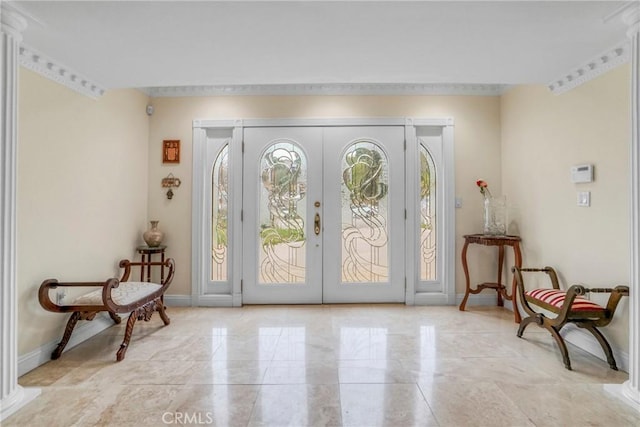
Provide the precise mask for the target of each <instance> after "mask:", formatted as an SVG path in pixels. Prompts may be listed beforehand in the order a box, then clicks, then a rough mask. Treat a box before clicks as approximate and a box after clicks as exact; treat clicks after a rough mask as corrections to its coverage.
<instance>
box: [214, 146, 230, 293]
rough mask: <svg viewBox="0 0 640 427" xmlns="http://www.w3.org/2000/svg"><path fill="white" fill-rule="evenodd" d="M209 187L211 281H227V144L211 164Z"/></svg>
mask: <svg viewBox="0 0 640 427" xmlns="http://www.w3.org/2000/svg"><path fill="white" fill-rule="evenodd" d="M211 179H212V185H211V189H212V190H211V192H212V194H211V213H212V214H211V280H212V281H226V280H227V258H228V257H227V248H228V242H227V236H228V221H227V207H228V206H229V205H228V201H229V198H228V196H229V192H228V190H229V144H227V145H225V146H224V147H223V148H222V150H220V153H218V157H216V161H215V162H214V164H213V173H212V177H211Z"/></svg>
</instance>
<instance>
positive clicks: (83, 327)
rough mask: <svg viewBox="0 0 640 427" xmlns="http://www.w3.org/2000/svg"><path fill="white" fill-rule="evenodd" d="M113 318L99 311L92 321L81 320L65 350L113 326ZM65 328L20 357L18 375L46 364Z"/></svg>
mask: <svg viewBox="0 0 640 427" xmlns="http://www.w3.org/2000/svg"><path fill="white" fill-rule="evenodd" d="M113 325H114V323H113V320H111V318H110V317H109V315H108V314H107V313H106V312H103V313H98V315H97V316H96V317H95V318H94V319H93V320H92V321H90V322H87V321H82V320H81V321H79V322H78V324H77V325H76V327H75V329H74V330H73V334H72V335H71V339H70V340H69V343H68V344H67V346H66V347H65V349H64V351H67V350H69V349H71V348H73V347H75V346H77V345H78V344H80V343H81V342H83V341H86V340H88V339H89V338H91V337H93V336H94V335H97V334H99V333H100V332H102V331H104V330H105V329H107V328H109V327H111V326H113ZM63 333H64V329H63V330H61V331H60V338H58V339H56V340H55V341H51V342H49V343H47V344H44V345H42V346H40V347H39V348H37V349H35V350H33V351H31V352H29V353H27V354H23V355H22V356H19V357H18V376H22V375H24V374H26V373H27V372H29V371H31V370H33V369H35V368H37V367H38V366H40V365H44V364H45V363H47V362H48V361H50V360H51V353H53V350H55V349H56V347H57V346H58V343H59V342H60V340H61V339H62V334H63Z"/></svg>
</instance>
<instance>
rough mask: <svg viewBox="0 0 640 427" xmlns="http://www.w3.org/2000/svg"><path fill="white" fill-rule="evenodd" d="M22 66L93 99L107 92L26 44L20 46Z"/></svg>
mask: <svg viewBox="0 0 640 427" xmlns="http://www.w3.org/2000/svg"><path fill="white" fill-rule="evenodd" d="M20 65H22V66H23V67H25V68H28V69H30V70H31V71H35V72H36V73H38V74H41V75H43V76H44V77H46V78H48V79H51V80H53V81H55V82H58V83H60V84H62V85H64V86H66V87H68V88H69V89H72V90H75V91H76V92H79V93H81V94H82V95H85V96H88V97H90V98H93V99H98V98H100V97H101V96H102V95H104V93H105V91H106V89H105V88H104V87H102V86H100V85H98V84H97V83H94V82H92V81H91V80H89V79H88V78H86V77H83V76H82V75H80V74H79V73H76V72H75V71H73V70H72V69H70V68H69V67H66V66H64V65H61V64H59V63H56V62H55V61H54V60H53V59H51V58H49V57H48V56H46V55H44V54H42V53H40V52H38V51H37V50H35V49H33V48H31V47H29V46H26V45H24V44H22V45H21V46H20Z"/></svg>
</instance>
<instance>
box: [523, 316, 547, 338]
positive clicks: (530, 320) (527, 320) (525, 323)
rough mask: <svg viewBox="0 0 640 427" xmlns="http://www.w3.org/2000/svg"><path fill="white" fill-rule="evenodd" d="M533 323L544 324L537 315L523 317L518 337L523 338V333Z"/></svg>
mask: <svg viewBox="0 0 640 427" xmlns="http://www.w3.org/2000/svg"><path fill="white" fill-rule="evenodd" d="M531 323H537V324H538V325H540V324H542V322H541V321H540V319H539V318H538V317H537V316H529V317H525V318H524V319H522V322H520V326H519V327H518V337H519V338H522V334H523V333H524V330H525V329H526V328H527V326H529V325H530V324H531Z"/></svg>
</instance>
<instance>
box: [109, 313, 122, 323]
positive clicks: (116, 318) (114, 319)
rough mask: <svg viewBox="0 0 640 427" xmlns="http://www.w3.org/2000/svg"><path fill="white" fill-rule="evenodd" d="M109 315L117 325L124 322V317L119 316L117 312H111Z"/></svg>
mask: <svg viewBox="0 0 640 427" xmlns="http://www.w3.org/2000/svg"><path fill="white" fill-rule="evenodd" d="M109 317H111V319H113V321H114V322H115V324H116V325H119V324H120V322H122V318H121V317H120V316H118V315H117V314H116V313H112V312H109Z"/></svg>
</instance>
